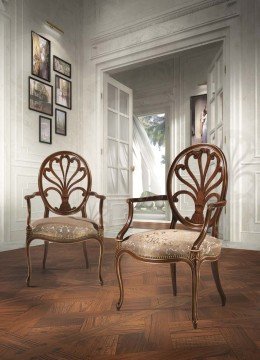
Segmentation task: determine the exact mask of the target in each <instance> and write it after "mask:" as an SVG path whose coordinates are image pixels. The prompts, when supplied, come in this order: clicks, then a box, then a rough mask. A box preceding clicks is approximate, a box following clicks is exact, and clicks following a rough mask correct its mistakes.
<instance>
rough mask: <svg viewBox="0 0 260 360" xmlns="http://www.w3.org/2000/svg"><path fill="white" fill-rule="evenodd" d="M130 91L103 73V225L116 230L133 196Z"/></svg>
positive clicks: (131, 107) (123, 218)
mask: <svg viewBox="0 0 260 360" xmlns="http://www.w3.org/2000/svg"><path fill="white" fill-rule="evenodd" d="M132 124H133V92H132V90H131V89H129V88H128V87H127V86H125V85H123V84H121V83H120V82H118V81H116V80H114V79H113V78H111V77H110V76H108V75H106V74H105V76H104V173H105V177H104V179H105V180H104V181H105V184H104V187H105V189H106V191H105V193H106V196H107V201H106V203H107V212H106V213H107V216H106V217H107V219H106V220H107V221H106V223H107V224H106V227H107V228H108V229H109V230H113V229H114V230H115V232H116V231H117V230H118V229H120V228H121V226H122V225H123V224H124V223H125V220H126V216H127V212H128V211H127V204H126V201H125V200H126V199H127V198H129V197H131V196H132V169H133V167H132V137H133V135H132V132H133V125H132Z"/></svg>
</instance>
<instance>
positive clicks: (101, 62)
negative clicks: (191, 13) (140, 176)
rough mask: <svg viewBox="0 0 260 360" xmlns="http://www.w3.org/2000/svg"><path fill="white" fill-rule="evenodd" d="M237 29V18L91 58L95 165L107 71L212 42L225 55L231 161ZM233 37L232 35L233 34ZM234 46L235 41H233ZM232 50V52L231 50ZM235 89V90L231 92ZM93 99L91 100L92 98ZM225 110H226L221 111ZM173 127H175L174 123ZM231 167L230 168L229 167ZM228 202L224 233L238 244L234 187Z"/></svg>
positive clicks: (99, 155) (237, 87)
mask: <svg viewBox="0 0 260 360" xmlns="http://www.w3.org/2000/svg"><path fill="white" fill-rule="evenodd" d="M237 27H238V23H237V21H236V19H231V21H230V23H229V25H227V23H226V24H224V25H223V24H220V28H219V29H215V30H212V29H210V28H209V27H207V29H205V33H201V29H200V32H199V33H198V34H197V35H194V34H193V36H191V35H190V36H189V37H186V38H183V39H181V40H180V39H179V40H178V41H173V42H170V43H166V44H164V45H160V46H154V47H152V46H150V48H149V49H144V50H143V51H138V52H134V50H133V49H131V52H130V53H128V54H126V55H124V56H121V57H120V56H119V54H118V53H117V52H114V53H112V54H109V56H106V55H104V56H100V57H97V58H95V59H93V62H92V66H93V70H94V69H95V84H96V93H95V107H96V112H95V117H96V124H97V129H98V131H99V134H100V136H99V141H97V147H98V149H97V153H96V154H97V159H98V161H97V163H100V164H102V152H101V151H100V149H102V148H103V141H104V140H103V133H104V132H103V102H102V96H101V94H102V93H103V74H104V73H105V72H108V71H110V70H114V69H119V68H124V67H126V66H129V65H133V64H138V63H140V62H144V61H148V60H151V59H155V58H159V57H162V56H166V55H169V54H174V53H177V52H180V51H183V50H187V49H191V48H194V47H199V46H201V45H206V44H210V43H214V42H219V41H223V53H224V61H225V65H226V79H229V81H227V82H228V84H227V86H226V88H227V92H226V96H227V99H228V101H229V100H230V101H232V103H230V101H229V103H230V107H229V109H226V111H227V112H226V117H225V120H226V127H227V134H226V136H227V137H228V136H229V133H230V129H232V134H233V137H232V139H233V140H231V141H230V143H229V144H226V153H227V158H228V159H227V160H228V163H229V161H230V159H232V156H233V154H234V153H235V152H236V153H237V152H239V149H238V146H237V143H236V142H235V141H234V139H236V136H238V133H239V129H238V128H237V126H236V123H235V122H236V121H237V120H238V119H240V112H239V109H238V107H237V106H236V104H237V103H239V99H240V88H241V86H240V81H239V77H238V76H237V73H238V72H239V65H238V62H237V61H235V60H236V59H237V57H239V55H240V54H239V50H238V48H236V47H235V46H234V45H233V48H232V49H230V43H231V42H230V37H231V36H233V35H234V34H235V33H236V30H237ZM234 36H235V35H234ZM233 43H235V42H233ZM231 50H232V51H231ZM230 54H232V57H233V58H232V59H230ZM231 61H232V68H230V66H229V64H230V62H231ZM230 83H232V88H233V91H232V94H230ZM234 89H235V90H234ZM93 100H94V99H93ZM224 111H225V109H224ZM173 127H174V124H173ZM180 150H181V149H180V148H179V147H178V146H175V145H174V146H172V147H171V154H170V158H174V157H175V156H176V155H177V154H178V153H179V152H180ZM230 168H231V167H230ZM97 171H98V174H100V177H99V179H100V181H101V182H100V183H99V187H100V188H101V189H102V185H103V184H104V179H103V177H102V176H103V174H102V169H101V168H100V167H99V169H97ZM229 181H230V182H232V181H234V178H233V174H232V173H230V176H229ZM236 183H237V184H238V185H237V186H238V188H239V187H240V183H238V182H236ZM228 200H229V202H231V203H232V205H233V206H232V207H230V206H229V207H227V218H228V219H230V221H229V226H228V229H227V234H225V239H226V240H231V241H240V227H239V214H238V213H237V211H239V203H240V198H239V192H238V190H237V188H235V187H231V186H230V187H229V194H228Z"/></svg>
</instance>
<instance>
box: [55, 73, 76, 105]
mask: <svg viewBox="0 0 260 360" xmlns="http://www.w3.org/2000/svg"><path fill="white" fill-rule="evenodd" d="M71 88H72V84H71V81H70V80H67V79H64V78H62V77H60V76H59V75H56V76H55V103H56V105H60V106H63V107H65V108H67V109H71Z"/></svg>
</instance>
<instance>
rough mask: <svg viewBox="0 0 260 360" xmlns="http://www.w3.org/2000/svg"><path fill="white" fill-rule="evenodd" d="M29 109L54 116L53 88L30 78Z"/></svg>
mask: <svg viewBox="0 0 260 360" xmlns="http://www.w3.org/2000/svg"><path fill="white" fill-rule="evenodd" d="M28 81H29V84H28V107H29V109H30V110H33V111H37V112H40V113H43V114H46V115H49V116H52V115H53V86H52V85H50V84H46V83H44V82H43V81H40V80H38V79H34V78H33V77H31V76H29V79H28Z"/></svg>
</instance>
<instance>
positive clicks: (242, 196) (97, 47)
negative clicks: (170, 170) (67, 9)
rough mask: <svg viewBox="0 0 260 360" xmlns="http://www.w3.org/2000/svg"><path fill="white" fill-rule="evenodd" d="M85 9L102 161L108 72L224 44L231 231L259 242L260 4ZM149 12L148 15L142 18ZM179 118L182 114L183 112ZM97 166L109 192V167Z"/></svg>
mask: <svg viewBox="0 0 260 360" xmlns="http://www.w3.org/2000/svg"><path fill="white" fill-rule="evenodd" d="M145 5H146V6H145ZM188 5H189V6H188ZM84 9H85V14H84V19H85V30H84V33H85V35H86V36H85V38H84V44H85V46H84V48H85V52H84V56H85V69H84V71H85V79H86V82H87V83H86V87H85V89H84V99H85V100H86V106H87V108H88V115H90V117H91V118H92V119H93V121H94V122H95V125H96V129H94V128H93V126H91V124H90V121H89V123H88V125H89V126H90V127H91V130H92V132H91V135H92V136H93V138H95V139H96V140H95V144H93V142H90V143H89V146H88V148H89V151H90V152H91V153H92V155H93V158H95V159H96V160H97V162H98V163H100V164H101V163H102V155H101V152H100V150H101V148H102V138H103V134H102V131H103V128H102V99H101V95H100V93H102V74H103V72H104V71H110V70H113V69H115V68H121V67H125V66H131V65H132V64H135V63H138V62H144V61H146V60H152V59H154V58H156V57H159V56H162V55H167V54H169V53H173V52H175V51H181V50H184V49H186V48H188V47H191V46H199V45H203V44H207V43H209V42H214V41H220V40H221V41H223V44H224V52H225V59H226V64H225V65H226V77H227V79H228V81H227V83H228V84H227V94H226V98H227V99H228V104H229V106H228V107H226V108H225V111H226V113H225V115H226V119H227V124H228V126H227V128H226V133H225V134H224V136H225V135H226V138H227V144H226V148H227V150H228V151H227V152H228V155H229V159H228V160H229V175H230V176H229V178H230V182H229V203H230V224H229V229H228V231H230V240H231V241H232V242H234V243H235V242H245V243H247V244H249V243H251V244H253V243H255V244H256V243H257V242H258V243H259V241H260V240H259V239H260V221H259V220H260V219H259V217H260V215H259V214H260V207H259V206H260V205H259V204H260V195H259V194H260V181H259V178H260V176H259V173H260V168H259V167H260V162H259V153H260V151H259V146H260V145H259V144H260V141H259V139H260V136H259V135H260V134H259V128H260V127H259V106H258V102H259V101H258V95H259V69H258V68H259V23H260V21H259V20H260V16H259V1H258V0H249V1H243V0H241V1H239V0H237V1H236V0H235V1H228V0H216V1H206V0H202V1H199V2H197V1H192V2H189V3H188V2H180V1H167V0H165V1H160V2H157V1H156V0H151V1H148V0H147V1H133V2H129V1H122V2H121V1H120V4H119V3H118V2H117V1H112V0H111V1H102V0H100V1H87V0H86V1H85V2H84ZM144 14H145V18H144V20H141V19H142V16H143V15H144ZM86 30H87V31H86ZM180 66H181V64H180V63H179V64H175V71H176V72H178V71H179V70H180V69H179V68H180ZM176 97H177V98H176V99H174V101H180V99H178V97H180V94H176ZM85 111H86V109H85ZM175 116H176V118H179V116H180V114H178V113H176V114H175ZM245 119H246V129H245ZM91 121H92V120H91ZM179 140H180V142H179V144H176V147H175V149H174V151H175V152H178V151H180V150H181V149H182V148H183V146H185V140H184V137H183V134H180V138H179ZM91 144H93V145H94V147H93V146H91ZM96 169H97V178H99V187H100V189H101V190H102V183H103V179H102V167H101V166H97V168H96ZM249 194H254V195H253V196H249ZM239 246H241V245H239Z"/></svg>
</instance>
